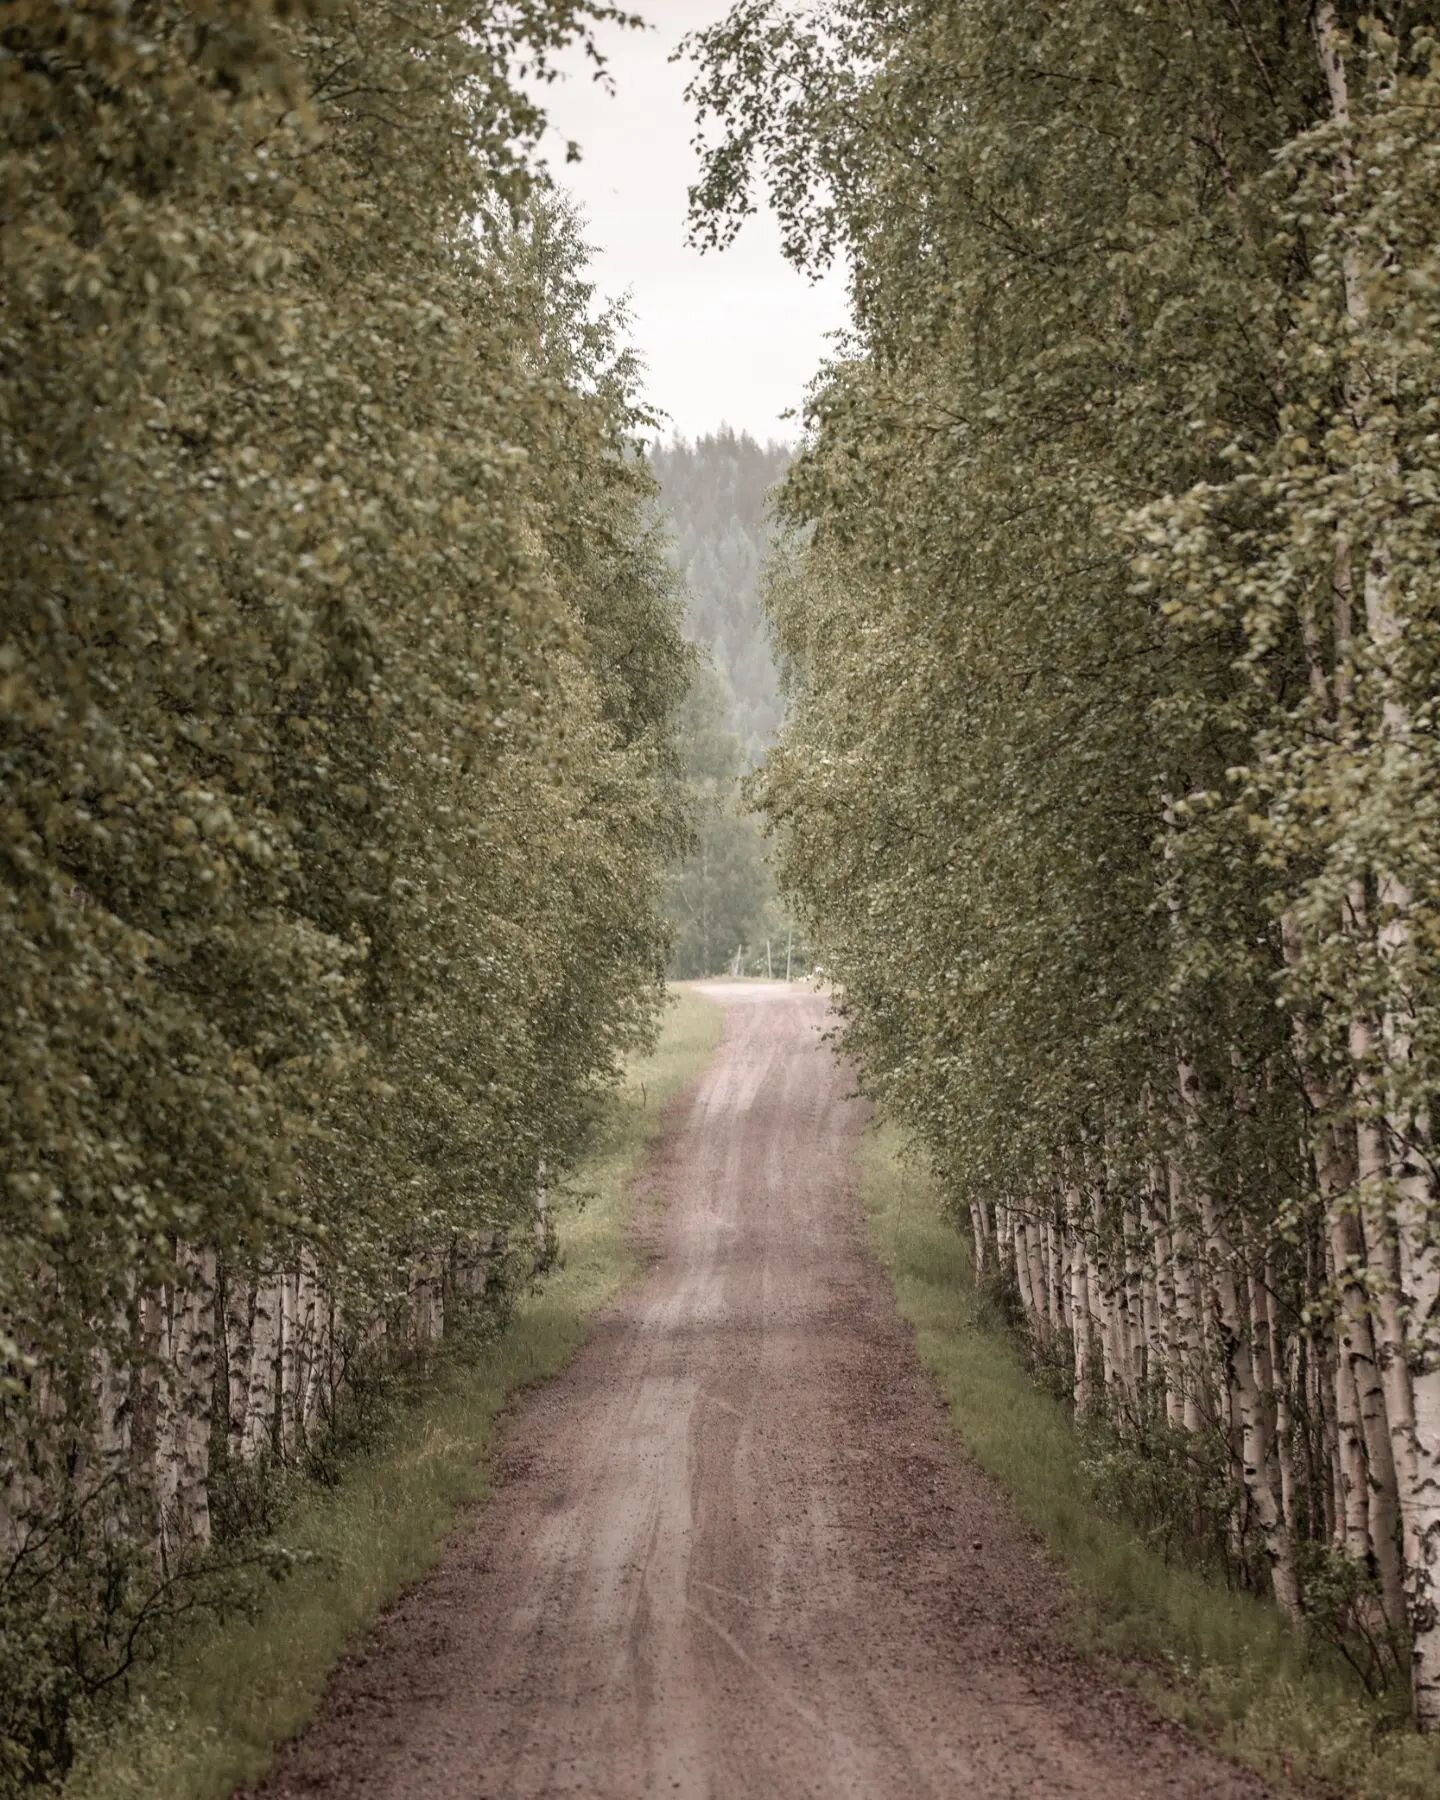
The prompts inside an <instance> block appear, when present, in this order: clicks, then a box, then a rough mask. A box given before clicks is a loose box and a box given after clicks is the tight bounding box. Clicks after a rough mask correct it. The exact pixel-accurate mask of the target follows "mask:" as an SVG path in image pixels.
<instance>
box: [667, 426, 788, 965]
mask: <svg viewBox="0 0 1440 1800" xmlns="http://www.w3.org/2000/svg"><path fill="white" fill-rule="evenodd" d="M793 456H794V450H793V449H792V448H791V446H789V445H787V444H775V443H771V444H760V443H757V442H756V441H755V439H754V438H752V437H751V436H750V435H749V434H748V433H746V432H739V433H737V432H734V431H731V430H729V429H728V428H722V429H721V430H720V431H718V432H714V433H708V434H706V435H704V436H702V437H699V438H697V439H696V440H695V441H694V442H693V443H688V442H685V441H683V440H679V439H676V440H672V441H671V442H670V443H668V444H662V443H656V444H654V445H652V446H651V449H650V468H651V471H652V473H653V474H654V476H655V478H656V480H657V482H658V483H659V488H660V501H661V508H662V519H663V525H664V527H665V528H666V530H667V532H668V537H669V543H670V554H671V556H672V558H673V560H674V563H675V567H676V569H677V571H678V573H679V576H680V580H681V587H682V593H683V595H684V601H685V633H686V636H687V637H688V638H689V639H690V640H691V642H692V643H694V644H696V645H697V646H698V647H699V649H700V652H701V660H700V665H699V667H698V668H697V669H696V671H695V675H694V678H693V681H692V685H691V688H690V692H689V694H688V695H687V697H686V700H685V703H684V706H683V707H682V709H681V713H680V720H679V732H680V753H681V756H682V759H683V762H684V768H685V777H686V781H687V784H688V789H689V793H690V796H691V799H692V803H693V808H694V812H693V818H692V826H693V831H694V841H693V842H692V844H691V845H690V847H689V849H688V850H687V851H686V853H685V855H684V856H683V858H682V859H680V860H679V861H678V863H677V864H676V865H675V866H674V867H673V868H672V870H671V876H670V881H669V884H668V887H667V890H666V901H665V910H666V916H667V917H668V918H669V920H670V923H671V926H672V928H673V930H674V934H675V938H674V947H673V949H672V952H671V958H670V972H671V974H672V975H674V976H676V977H677V978H679V979H682V980H684V979H688V978H690V977H693V976H697V975H718V974H721V973H722V972H724V971H725V970H727V969H731V970H734V969H736V965H737V957H738V964H739V970H738V972H742V973H751V974H766V973H769V972H773V973H775V974H777V975H779V974H782V973H783V972H784V969H785V965H786V962H787V953H788V958H789V960H790V962H791V964H792V966H793V967H794V968H795V969H800V968H801V967H802V966H803V946H802V945H801V943H800V941H799V940H798V939H797V938H796V936H795V930H794V921H793V919H792V917H791V915H790V913H789V911H788V909H787V908H786V907H785V906H784V905H783V904H782V902H781V900H780V898H779V895H778V892H777V890H776V886H775V879H774V875H773V873H772V871H771V867H770V862H769V857H768V851H767V846H766V843H765V840H764V836H763V832H762V829H761V824H760V820H759V818H758V816H757V815H756V814H755V813H754V812H753V811H752V809H751V807H750V805H749V804H748V802H747V801H746V799H745V797H744V794H743V793H742V791H741V789H742V783H743V781H744V779H745V777H746V776H747V775H748V774H749V773H750V771H751V770H753V769H754V768H755V767H756V766H757V764H759V763H760V761H761V760H762V759H763V757H764V755H765V753H766V751H767V750H768V749H769V748H770V746H771V744H772V743H773V742H774V739H775V735H776V732H777V731H778V730H779V726H780V720H781V717H782V712H783V703H782V697H781V693H780V683H779V676H778V673H777V670H776V667H775V658H774V654H773V652H772V649H771V644H770V629H769V625H768V623H767V621H766V618H765V611H764V607H763V606H762V604H761V597H760V589H761V579H762V575H763V571H764V568H765V566H766V562H767V559H768V557H769V555H770V551H771V545H772V535H773V533H772V521H771V518H770V503H771V496H772V494H773V491H774V489H775V487H776V486H777V484H778V483H779V481H780V479H781V477H782V476H783V475H784V473H785V470H786V469H787V468H788V467H789V465H790V462H791V460H792V458H793ZM767 944H768V952H767Z"/></svg>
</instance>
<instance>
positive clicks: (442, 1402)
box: [64, 990, 721, 1800]
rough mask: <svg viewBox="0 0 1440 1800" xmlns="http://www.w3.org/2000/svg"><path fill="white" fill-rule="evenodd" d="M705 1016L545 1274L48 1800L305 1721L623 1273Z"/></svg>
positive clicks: (234, 1753)
mask: <svg viewBox="0 0 1440 1800" xmlns="http://www.w3.org/2000/svg"><path fill="white" fill-rule="evenodd" d="M720 1021H721V1014H720V1009H719V1008H718V1007H716V1006H714V1005H713V1004H712V1003H711V1002H709V1001H707V1000H704V999H702V998H701V997H700V996H699V995H698V994H695V993H691V992H688V991H685V990H680V991H679V992H678V993H677V996H676V1000H675V1004H673V1005H672V1006H671V1008H670V1010H669V1012H668V1014H667V1016H666V1020H665V1025H664V1028H663V1031H662V1034H661V1038H660V1043H659V1046H658V1048H657V1050H656V1052H655V1054H654V1055H653V1056H648V1057H644V1058H640V1059H637V1060H636V1061H635V1063H634V1064H633V1065H632V1067H631V1068H630V1070H629V1071H628V1075H627V1079H626V1082H625V1086H624V1088H623V1090H622V1091H621V1093H620V1094H619V1095H618V1096H617V1099H616V1101H615V1104H614V1105H613V1107H612V1108H611V1110H610V1112H609V1114H608V1116H607V1118H606V1120H605V1122H604V1124H603V1127H602V1129H601V1130H600V1132H599V1134H598V1136H597V1141H596V1144H595V1147H594V1149H593V1151H592V1152H591V1154H590V1155H589V1156H588V1157H587V1159H586V1161H585V1163H584V1165H583V1166H582V1168H581V1169H580V1171H579V1174H578V1179H577V1182H576V1184H575V1186H576V1190H577V1193H578V1194H579V1195H580V1196H581V1197H580V1198H579V1199H578V1200H572V1201H571V1202H569V1203H568V1204H566V1203H562V1204H561V1206H560V1208H559V1216H558V1219H557V1225H558V1228H559V1233H560V1246H561V1256H560V1266H559V1268H558V1270H557V1271H555V1272H553V1273H552V1274H551V1275H550V1276H549V1277H547V1279H546V1281H545V1285H544V1287H543V1289H542V1290H541V1291H539V1292H538V1293H536V1294H533V1295H530V1296H528V1297H527V1298H525V1299H523V1300H522V1301H520V1303H519V1304H518V1306H517V1308H516V1311H515V1316H514V1319H513V1321H512V1323H511V1326H510V1328H509V1329H508V1330H507V1331H506V1332H504V1333H503V1334H502V1335H500V1336H499V1337H497V1338H495V1339H494V1340H492V1341H491V1342H490V1343H489V1344H488V1345H486V1346H485V1348H484V1349H483V1351H482V1352H481V1353H480V1354H479V1355H478V1356H477V1357H475V1358H474V1359H472V1360H466V1361H463V1362H455V1363H452V1364H451V1365H449V1366H447V1367H442V1369H441V1370H440V1371H439V1373H438V1375H437V1378H436V1381H435V1383H434V1385H433V1387H429V1388H427V1390H426V1391H425V1392H424V1394H423V1397H422V1398H421V1400H420V1402H419V1404H418V1405H417V1406H415V1407H412V1408H410V1409H407V1412H406V1415H405V1417H404V1419H403V1422H402V1423H400V1424H399V1425H398V1426H397V1427H396V1428H395V1429H394V1430H393V1431H392V1432H391V1434H390V1435H389V1437H388V1439H387V1441H386V1442H385V1443H384V1444H383V1446H382V1447H381V1448H380V1449H379V1450H377V1451H376V1452H374V1453H372V1454H371V1455H369V1456H367V1457H365V1458H364V1459H362V1460H359V1461H357V1463H356V1464H355V1465H354V1466H353V1467H352V1468H351V1469H350V1470H349V1471H348V1472H347V1474H346V1476H345V1478H344V1479H343V1480H342V1481H341V1482H340V1484H339V1485H338V1486H337V1487H336V1488H333V1489H330V1490H326V1491H324V1492H318V1491H312V1492H310V1493H308V1494H306V1495H305V1496H304V1497H303V1498H302V1499H301V1500H300V1501H299V1502H298V1503H297V1504H296V1506H295V1507H294V1508H293V1509H292V1511H291V1513H290V1515H289V1516H288V1518H287V1520H286V1524H285V1528H284V1530H283V1531H282V1532H281V1534H280V1538H281V1542H282V1544H283V1545H284V1546H285V1547H286V1548H287V1549H289V1550H292V1551H295V1552H297V1553H298V1554H299V1555H301V1556H302V1557H304V1558H305V1559H306V1560H305V1561H304V1562H303V1563H302V1564H301V1566H300V1567H299V1568H298V1570H297V1571H296V1573H294V1574H293V1575H292V1576H290V1577H289V1579H287V1580H286V1581H285V1582H283V1583H281V1584H279V1585H276V1586H273V1587H270V1588H268V1589H267V1590H266V1591H265V1592H264V1593H262V1594H261V1595H260V1596H259V1599H258V1604H257V1606H256V1608H255V1610H254V1612H253V1614H252V1615H251V1616H250V1617H248V1618H243V1619H238V1620H231V1621H228V1622H224V1623H219V1624H214V1625H210V1626H208V1627H204V1628H200V1629H198V1630H197V1631H196V1632H194V1633H193V1634H192V1635H191V1636H190V1637H189V1638H188V1639H187V1640H186V1641H185V1643H184V1644H183V1645H182V1646H181V1653H180V1655H179V1656H178V1657H177V1659H176V1662H175V1666H174V1667H173V1669H171V1670H168V1671H165V1672H159V1671H156V1672H152V1673H151V1674H150V1675H149V1676H148V1677H147V1678H146V1680H145V1682H144V1685H143V1687H142V1689H141V1691H140V1692H139V1693H138V1694H137V1695H136V1697H135V1701H134V1704H133V1706H132V1707H131V1709H130V1710H129V1712H128V1713H127V1716H126V1718H125V1720H124V1722H123V1724H122V1725H121V1726H120V1728H119V1729H117V1730H113V1731H111V1732H109V1733H108V1734H107V1735H105V1736H104V1737H102V1738H100V1739H98V1740H97V1741H96V1742H95V1743H93V1744H92V1745H90V1746H88V1747H87V1749H86V1750H85V1752H84V1753H83V1754H82V1755H81V1757H80V1759H79V1761H78V1762H77V1765H76V1767H75V1769H74V1771H73V1772H72V1774H71V1777H70V1779H69V1780H68V1782H67V1783H66V1786H65V1790H64V1792H65V1800H141V1797H142V1796H143V1797H144V1800H158V1797H160V1796H163V1797H164V1800H221V1797H223V1796H228V1795H229V1794H230V1793H231V1791H232V1790H233V1789H234V1787H235V1786H236V1784H237V1783H240V1782H245V1781H253V1780H255V1779H256V1778H258V1777H259V1776H260V1775H261V1774H263V1773H264V1771H265V1769H266V1767H267V1766H268V1764H269V1761H270V1756H271V1753H272V1750H273V1749H274V1747H275V1745H276V1744H277V1743H279V1742H281V1741H282V1740H283V1739H285V1738H286V1737H289V1736H290V1735H292V1734H293V1733H294V1732H295V1731H296V1730H298V1729H299V1727H300V1726H301V1725H303V1724H304V1723H305V1721H306V1720H307V1719H308V1718H309V1717H310V1715H311V1713H312V1712H313V1711H314V1709H315V1705H316V1703H317V1701H318V1700H319V1698H320V1695H321V1693H322V1692H323V1690H324V1686H325V1680H326V1677H327V1675H328V1674H329V1672H330V1670H331V1669H332V1668H333V1667H334V1665H335V1662H336V1660H337V1658H338V1657H339V1656H340V1654H341V1652H342V1651H343V1650H344V1648H345V1647H346V1645H347V1644H348V1643H350V1642H351V1641H352V1640H353V1639H354V1638H355V1637H356V1636H357V1635H358V1634H359V1633H361V1632H362V1631H364V1630H365V1628H366V1627H367V1626H368V1625H369V1624H370V1623H371V1621H372V1620H373V1619H374V1618H375V1617H376V1615H377V1614H378V1613H379V1611H380V1610H381V1608H382V1607H384V1606H385V1605H386V1604H387V1603H388V1602H389V1601H391V1600H393V1599H394V1598H395V1596H396V1595H397V1594H398V1593H399V1592H400V1591H401V1590H402V1589H403V1588H405V1587H407V1586H409V1585H410V1584H411V1583H412V1582H414V1581H415V1580H416V1579H417V1578H418V1577H419V1576H420V1575H422V1574H424V1572H425V1571H426V1570H427V1569H428V1568H429V1567H430V1566H431V1565H432V1564H433V1563H434V1561H435V1559H436V1557H437V1556H438V1554H439V1552H440V1549H441V1546H442V1545H443V1543H444V1541H445V1538H446V1536H447V1534H448V1533H449V1531H450V1529H451V1527H452V1526H453V1525H454V1523H455V1521H456V1518H457V1516H458V1514H459V1512H460V1510H461V1508H462V1507H464V1506H466V1505H469V1504H473V1503H474V1502H476V1501H479V1500H482V1499H483V1498H484V1495H485V1491H486V1486H487V1481H488V1470H487V1452H488V1451H489V1448H490V1445H491V1442H492V1439H493V1436H494V1431H495V1424H496V1420H497V1418H498V1417H499V1415H500V1413H501V1411H502V1410H503V1408H504V1407H505V1405H506V1404H507V1402H509V1401H510V1400H512V1399H513V1398H514V1397H515V1395H516V1394H517V1393H518V1392H519V1391H520V1390H521V1389H523V1388H525V1387H527V1386H529V1385H530V1384H531V1383H534V1382H537V1381H543V1380H544V1379H546V1377H548V1376H551V1375H554V1374H555V1373H556V1372H557V1371H558V1370H559V1369H560V1368H561V1367H563V1365H564V1364H565V1362H566V1361H567V1360H568V1359H569V1357H570V1356H571V1355H572V1354H573V1352H574V1351H575V1350H576V1349H577V1348H578V1346H579V1345H580V1343H581V1341H582V1340H583V1339H584V1337H585V1334H586V1330H587V1327H588V1323H589V1320H590V1318H591V1315H592V1314H593V1313H594V1312H595V1311H596V1309H597V1308H598V1307H600V1306H602V1305H604V1304H605V1302H606V1301H607V1300H609V1299H611V1298H612V1297H613V1296H614V1295H615V1293H616V1292H617V1291H618V1290H619V1288H620V1287H621V1286H622V1285H623V1283H624V1282H625V1281H626V1280H627V1279H628V1278H629V1277H630V1276H631V1275H632V1274H633V1273H634V1272H635V1256H634V1253H633V1251H632V1249H631V1247H630V1242H629V1237H628V1232H627V1225H628V1222H629V1218H630V1213H631V1195H632V1191H633V1178H634V1176H635V1175H636V1173H637V1172H638V1170H639V1168H640V1165H641V1161H642V1158H643V1156H644V1152H645V1149H646V1146H647V1145H648V1143H649V1142H650V1140H651V1139H652V1138H653V1137H654V1135H655V1132H656V1130H657V1129H658V1126H659V1123H660V1114H661V1111H662V1109H663V1108H664V1106H665V1104H666V1102H667V1101H668V1100H669V1099H670V1098H671V1097H672V1096H673V1095H674V1094H675V1093H676V1092H677V1091H678V1090H679V1089H680V1088H681V1087H682V1086H683V1085H684V1084H685V1083H686V1082H687V1081H689V1080H690V1079H692V1078H693V1077H694V1076H696V1075H697V1074H699V1072H700V1071H701V1069H702V1068H703V1067H704V1066H705V1063H706V1062H707V1061H708V1059H709V1057H710V1054H711V1052H712V1050H713V1049H714V1046H715V1043H716V1041H717V1039H718V1037H719V1032H720Z"/></svg>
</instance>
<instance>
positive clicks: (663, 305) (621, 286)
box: [542, 0, 845, 439]
mask: <svg viewBox="0 0 1440 1800" xmlns="http://www.w3.org/2000/svg"><path fill="white" fill-rule="evenodd" d="M632 10H634V11H636V12H640V13H643V14H644V15H645V16H646V17H647V19H649V20H650V21H651V24H650V28H649V29H648V30H646V31H643V32H639V31H628V32H627V31H619V30H608V29H607V30H606V31H604V32H603V34H602V36H601V43H602V45H603V48H604V50H605V53H606V56H607V59H608V61H609V65H610V72H611V75H612V78H613V81H614V92H613V94H611V93H607V92H606V91H605V89H604V88H602V87H601V86H600V85H599V84H598V83H596V82H595V81H594V80H593V78H592V77H591V75H590V73H589V69H588V65H586V64H585V63H584V61H583V60H582V59H581V58H580V57H578V56H577V57H572V58H571V59H570V60H569V62H568V63H567V64H566V65H565V66H566V67H567V69H568V70H569V71H570V72H569V74H568V76H567V79H565V80H564V81H558V82H556V83H555V84H554V85H553V86H552V87H549V88H547V89H545V90H544V93H543V96H542V99H543V103H544V105H545V107H546V109H547V111H548V112H549V114H550V117H551V118H552V120H553V121H554V127H555V130H554V132H552V134H551V137H550V139H549V141H547V145H546V151H547V155H548V158H549V160H550V163H551V166H552V168H553V170H554V172H555V173H556V175H557V176H558V177H559V179H560V180H561V181H562V182H563V183H564V184H565V185H566V186H567V187H568V188H569V189H570V191H571V192H572V193H573V194H574V196H575V198H576V199H577V200H578V201H579V203H580V206H581V208H582V210H583V211H584V213H585V216H586V219H587V221H588V225H589V230H588V236H589V239H590V241H591V242H592V243H593V245H594V246H595V250H596V262H595V273H596V277H597V280H598V283H599V286H600V288H601V290H602V291H603V292H604V293H606V294H608V295H612V296H613V295H619V294H622V293H624V292H626V291H627V290H628V291H629V293H630V297H631V303H632V307H633V311H634V336H635V340H636V345H637V348H638V349H639V351H640V353H641V355H642V356H643V357H644V359H645V362H646V365H647V368H648V381H647V397H648V399H649V401H650V403H651V404H652V405H653V406H657V407H660V408H662V409H663V410H664V411H665V412H667V413H668V414H669V415H670V418H671V420H672V427H671V428H672V429H673V430H675V431H677V432H679V433H681V434H682V435H683V436H686V437H695V436H697V435H698V434H699V433H701V432H705V431H713V430H714V429H715V428H716V427H717V426H719V425H721V424H730V425H733V426H735V427H736V429H737V430H739V429H744V430H748V431H749V432H751V433H752V434H753V435H754V436H756V437H758V438H761V439H765V438H770V437H791V436H794V435H795V433H796V424H795V422H794V421H789V422H785V421H783V420H782V414H784V413H785V412H787V411H789V410H791V409H793V408H798V406H799V404H800V401H801V399H802V397H803V394H804V390H805V386H806V383H807V382H808V381H809V379H810V377H811V375H813V374H814V372H815V369H816V367H817V365H818V364H819V362H820V360H821V358H822V356H823V355H824V353H825V334H826V332H828V331H830V330H833V329H834V328H835V327H837V326H838V325H840V324H842V323H843V321H844V317H845V305H844V287H843V282H842V280H841V279H840V278H839V277H838V276H835V275H831V276H828V277H827V278H826V279H824V280H823V281H821V282H820V283H819V284H817V285H812V284H811V283H810V282H809V281H807V280H806V278H805V277H804V276H802V275H797V274H796V273H795V271H794V270H793V269H792V268H791V267H790V266H789V264H788V263H786V261H785V260H784V258H783V257H782V256H781V254H780V238H779V232H778V231H777V229H776V226H775V223H774V220H773V218H771V216H770V215H769V214H768V212H762V213H761V214H759V215H757V216H756V217H755V218H752V219H749V220H747V221H746V223H745V226H744V228H743V230H742V231H741V233H740V236H739V238H738V239H737V241H736V242H735V244H734V245H733V246H732V247H731V248H730V249H729V250H726V251H724V252H721V253H716V252H714V251H711V252H710V253H708V254H707V255H704V256H702V255H701V254H700V252H699V251H698V250H692V249H691V248H690V247H689V246H688V245H687V244H686V242H685V207H686V189H687V187H688V186H689V184H690V182H691V181H692V180H693V179H694V178H695V173H696V159H695V156H694V153H693V151H692V150H691V148H690V140H691V138H692V137H693V136H694V120H693V118H692V116H691V112H690V109H689V107H688V106H687V104H686V102H685V100H684V98H683V92H682V90H683V89H684V86H685V82H686V79H687V76H686V70H685V67H684V65H682V64H675V63H671V62H670V61H669V60H668V58H669V55H670V52H671V51H672V50H673V49H674V48H675V46H676V44H677V43H678V42H679V40H680V39H681V38H682V37H683V36H684V34H685V33H686V32H687V31H689V30H692V29H694V27H696V26H698V25H707V24H709V23H711V22H712V21H713V20H716V19H719V18H722V17H723V16H724V14H725V13H726V11H727V10H728V4H727V0H632ZM557 133H558V137H557V136H556V134H557ZM565 138H574V139H575V140H576V141H577V142H578V143H579V144H580V146H581V147H582V149H583V151H584V160H583V161H582V162H579V163H572V164H570V165H569V166H568V168H567V167H566V166H565V165H564V163H563V156H564V139H565Z"/></svg>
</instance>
